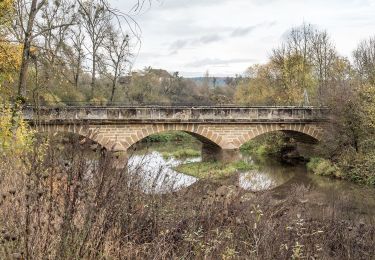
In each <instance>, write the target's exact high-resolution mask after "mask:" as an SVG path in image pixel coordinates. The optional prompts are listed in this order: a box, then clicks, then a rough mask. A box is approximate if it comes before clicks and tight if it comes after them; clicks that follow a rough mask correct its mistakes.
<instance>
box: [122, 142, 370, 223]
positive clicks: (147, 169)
mask: <svg viewBox="0 0 375 260" xmlns="http://www.w3.org/2000/svg"><path fill="white" fill-rule="evenodd" d="M182 145H183V146H184V147H193V148H195V149H197V144H181V143H172V144H171V143H169V144H152V143H151V144H142V145H138V146H137V147H136V150H135V151H133V152H130V154H131V156H130V158H129V164H128V167H129V171H130V172H137V171H138V172H140V173H141V175H142V178H141V185H142V187H143V189H144V191H145V192H147V193H168V192H172V191H177V190H179V189H182V188H186V187H188V186H190V185H193V184H194V183H196V182H198V181H199V180H198V179H196V178H194V177H191V176H188V175H185V174H182V173H178V172H176V171H175V170H173V168H174V167H175V166H177V165H179V164H182V163H188V162H199V161H201V158H200V157H194V158H187V159H183V160H181V159H176V158H173V157H172V158H169V159H165V158H163V156H162V152H163V151H168V152H173V151H174V150H176V149H181V148H180V147H181V146H182ZM242 159H243V160H244V161H247V162H249V163H253V164H255V165H256V166H257V167H256V168H257V170H251V171H248V172H239V173H238V178H237V181H236V183H233V184H234V185H237V186H239V187H241V188H243V189H245V190H248V191H250V192H263V191H272V192H273V194H274V196H275V197H276V198H279V199H280V200H282V199H283V197H285V196H286V194H288V193H289V192H290V190H291V188H293V187H295V186H296V185H303V186H305V187H309V188H310V189H313V191H314V192H309V193H308V194H307V195H306V194H304V195H303V196H302V195H301V200H302V199H303V200H309V201H313V202H314V203H315V204H316V205H318V206H319V205H325V204H328V203H330V204H331V205H333V204H335V202H336V201H340V203H341V204H343V202H342V201H344V202H345V203H344V204H345V205H340V207H343V208H345V210H346V214H347V215H353V216H358V215H360V216H364V217H366V218H371V220H373V219H374V218H375V189H374V188H371V187H366V186H361V185H357V184H354V183H351V182H348V181H343V180H334V179H330V178H327V177H322V176H316V175H314V174H311V173H308V172H307V170H306V167H305V165H297V166H296V165H294V166H292V165H286V164H282V163H280V162H277V161H274V160H272V159H264V158H263V159H256V158H253V157H252V156H250V155H247V154H242ZM338 198H340V199H339V200H338Z"/></svg>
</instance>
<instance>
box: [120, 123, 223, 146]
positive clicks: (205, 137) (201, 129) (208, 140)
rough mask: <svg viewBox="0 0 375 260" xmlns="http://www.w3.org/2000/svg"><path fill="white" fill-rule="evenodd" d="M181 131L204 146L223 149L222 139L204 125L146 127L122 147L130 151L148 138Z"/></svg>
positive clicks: (122, 142)
mask: <svg viewBox="0 0 375 260" xmlns="http://www.w3.org/2000/svg"><path fill="white" fill-rule="evenodd" d="M171 131H181V132H185V133H188V134H190V135H192V136H193V137H195V138H196V139H198V140H199V141H200V142H201V143H202V144H203V145H208V146H212V147H216V148H218V149H222V146H221V145H222V139H223V138H222V137H221V136H220V135H219V134H218V133H215V132H213V131H212V130H210V129H209V128H208V127H206V126H204V125H198V124H154V125H148V126H147V125H145V126H144V127H143V128H142V129H141V130H136V131H135V132H134V133H133V134H131V135H130V136H129V137H126V138H125V139H124V140H122V141H120V145H121V146H122V147H123V149H124V150H127V149H129V148H130V147H131V146H132V145H134V144H136V143H138V142H139V141H142V140H143V139H145V138H146V137H148V136H151V135H154V134H160V133H164V132H171Z"/></svg>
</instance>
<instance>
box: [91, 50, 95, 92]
mask: <svg viewBox="0 0 375 260" xmlns="http://www.w3.org/2000/svg"><path fill="white" fill-rule="evenodd" d="M95 74H96V55H95V52H94V53H93V55H92V74H91V99H93V98H94V88H95V81H96V79H95Z"/></svg>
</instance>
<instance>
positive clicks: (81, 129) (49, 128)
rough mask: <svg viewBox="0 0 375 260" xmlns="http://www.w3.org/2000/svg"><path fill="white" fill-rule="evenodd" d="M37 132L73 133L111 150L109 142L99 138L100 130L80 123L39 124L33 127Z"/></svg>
mask: <svg viewBox="0 0 375 260" xmlns="http://www.w3.org/2000/svg"><path fill="white" fill-rule="evenodd" d="M34 129H36V130H37V132H38V133H47V134H55V133H58V134H60V133H61V134H74V135H78V136H80V137H83V138H87V139H89V140H90V141H92V142H94V143H96V144H98V145H100V146H101V147H102V148H105V149H106V150H111V147H110V146H109V145H110V144H109V143H108V142H107V143H106V142H103V140H102V139H101V138H100V135H99V134H100V132H99V131H98V130H94V129H93V128H89V127H87V126H82V125H39V126H36V127H34Z"/></svg>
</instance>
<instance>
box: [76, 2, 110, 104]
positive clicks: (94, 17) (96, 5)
mask: <svg viewBox="0 0 375 260" xmlns="http://www.w3.org/2000/svg"><path fill="white" fill-rule="evenodd" d="M78 3H79V6H80V8H79V13H80V14H81V16H82V25H83V27H84V28H85V31H86V33H87V36H88V40H89V46H87V49H88V50H89V51H90V55H91V98H93V97H94V89H95V86H96V73H97V63H98V56H99V51H100V48H102V47H103V43H104V40H105V38H106V37H107V36H108V30H109V28H110V22H111V18H112V13H111V12H109V10H108V8H107V7H108V5H107V3H105V2H103V1H102V0H89V1H82V0H78Z"/></svg>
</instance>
